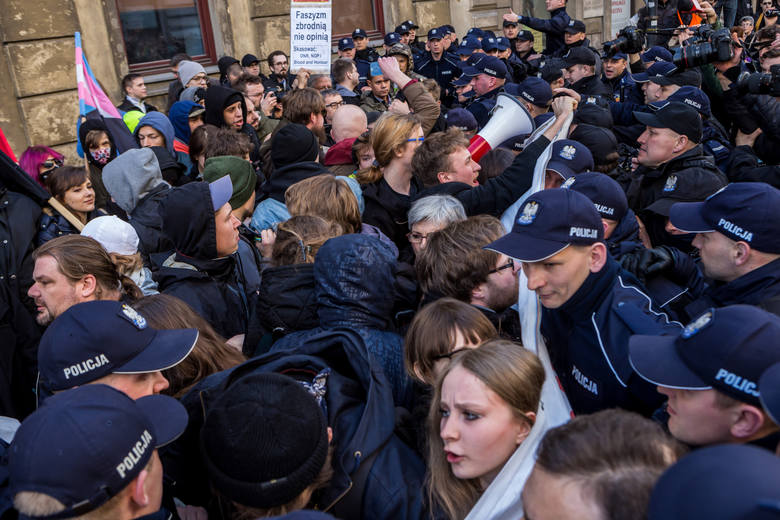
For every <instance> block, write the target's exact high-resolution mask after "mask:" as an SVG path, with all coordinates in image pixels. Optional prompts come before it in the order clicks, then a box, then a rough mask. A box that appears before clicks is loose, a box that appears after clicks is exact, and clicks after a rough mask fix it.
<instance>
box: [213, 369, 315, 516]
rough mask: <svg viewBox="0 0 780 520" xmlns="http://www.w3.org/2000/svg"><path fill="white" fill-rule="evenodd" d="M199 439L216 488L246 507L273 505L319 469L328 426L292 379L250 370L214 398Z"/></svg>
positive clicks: (285, 499)
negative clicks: (249, 372) (250, 371)
mask: <svg viewBox="0 0 780 520" xmlns="http://www.w3.org/2000/svg"><path fill="white" fill-rule="evenodd" d="M200 442H201V451H202V453H203V460H204V462H205V464H206V468H207V469H208V473H209V479H210V480H211V483H212V484H213V486H214V487H215V488H216V489H217V491H218V492H219V493H221V494H222V495H224V496H225V497H227V498H228V499H230V500H233V501H234V502H237V503H239V504H241V505H244V506H249V507H259V508H271V507H275V506H280V505H284V504H286V503H288V502H290V501H292V500H294V499H295V498H296V497H297V496H299V495H300V494H301V493H302V492H303V491H304V490H305V489H306V488H307V487H309V486H310V485H311V484H312V483H313V482H314V480H315V479H316V478H317V476H318V475H319V474H320V472H321V471H322V468H323V466H325V461H326V459H327V454H328V425H327V422H326V421H325V416H324V415H323V413H322V410H321V409H320V407H319V405H318V404H317V401H316V400H315V398H314V396H312V395H311V394H310V393H309V392H308V391H307V390H306V389H305V388H304V387H303V386H302V385H301V384H300V383H298V382H297V381H296V380H294V379H292V378H290V377H287V376H283V375H281V374H274V373H267V374H258V373H251V374H248V375H246V376H244V377H241V378H239V379H238V380H236V381H235V382H234V383H233V384H231V385H230V387H229V388H227V390H225V392H224V393H223V394H222V395H221V396H219V397H218V398H217V399H216V401H215V402H214V403H213V406H212V407H211V409H210V410H209V411H208V413H207V414H206V419H205V421H204V423H203V428H202V430H201V435H200Z"/></svg>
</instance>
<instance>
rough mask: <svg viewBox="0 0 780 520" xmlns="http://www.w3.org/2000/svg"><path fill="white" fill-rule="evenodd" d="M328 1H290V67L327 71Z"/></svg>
mask: <svg viewBox="0 0 780 520" xmlns="http://www.w3.org/2000/svg"><path fill="white" fill-rule="evenodd" d="M331 27H332V18H331V4H330V2H318V1H313V2H306V3H301V2H293V3H291V4H290V70H291V71H292V72H295V71H297V70H298V69H301V68H304V69H309V70H311V71H315V72H324V73H330V53H331V47H330V34H331Z"/></svg>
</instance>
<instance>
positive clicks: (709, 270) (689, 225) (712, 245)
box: [646, 182, 780, 317]
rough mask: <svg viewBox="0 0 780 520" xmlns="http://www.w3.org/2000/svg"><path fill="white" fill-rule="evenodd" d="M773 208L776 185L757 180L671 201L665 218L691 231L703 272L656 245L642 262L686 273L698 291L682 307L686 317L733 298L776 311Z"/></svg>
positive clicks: (779, 290)
mask: <svg viewBox="0 0 780 520" xmlns="http://www.w3.org/2000/svg"><path fill="white" fill-rule="evenodd" d="M778 207H780V190H778V189H777V188H774V187H772V186H769V185H768V184H765V183H762V182H737V183H733V184H729V185H728V186H726V187H725V188H723V189H722V190H720V191H719V192H717V193H716V194H715V195H712V196H711V197H709V198H708V199H707V200H705V201H703V202H690V203H677V204H674V205H673V206H672V207H671V210H670V211H669V222H670V224H671V226H673V227H674V228H675V229H676V230H679V231H681V232H684V233H695V234H696V235H695V237H694V239H693V246H694V247H696V248H697V249H698V250H699V259H700V261H699V266H700V268H701V271H702V272H700V271H699V270H698V269H697V270H694V271H691V270H690V266H689V265H688V262H689V261H688V259H687V258H686V257H684V256H682V255H680V254H677V253H675V254H673V255H672V257H671V258H668V259H667V258H664V255H663V253H664V252H663V251H658V250H649V251H648V252H647V255H648V256H649V257H648V258H647V259H646V262H647V263H646V265H647V266H648V267H649V266H650V265H654V267H655V268H656V269H660V270H665V271H666V272H668V273H669V276H670V277H671V276H674V277H677V278H686V277H687V278H688V280H689V281H688V285H689V287H691V290H692V292H695V296H697V299H695V300H694V301H693V302H691V303H690V304H688V305H687V306H686V308H685V310H686V314H687V316H688V317H693V316H695V315H697V314H699V313H700V312H702V310H703V309H707V308H709V307H722V306H725V305H733V304H737V303H745V304H749V305H756V306H758V307H761V308H763V309H765V310H767V311H770V312H773V313H775V314H780V229H778V227H779V225H778V222H777V219H776V218H775V215H776V213H777V208H778ZM704 277H706V278H707V279H709V280H712V283H711V284H710V285H709V286H704V285H703V278H704ZM696 288H700V289H701V290H698V291H697V290H696Z"/></svg>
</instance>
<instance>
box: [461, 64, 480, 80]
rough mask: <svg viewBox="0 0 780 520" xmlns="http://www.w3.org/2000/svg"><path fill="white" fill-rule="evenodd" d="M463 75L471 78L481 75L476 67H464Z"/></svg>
mask: <svg viewBox="0 0 780 520" xmlns="http://www.w3.org/2000/svg"><path fill="white" fill-rule="evenodd" d="M463 75H464V76H468V77H470V78H472V77H474V76H477V75H479V71H478V70H477V69H476V68H474V67H468V66H467V67H463Z"/></svg>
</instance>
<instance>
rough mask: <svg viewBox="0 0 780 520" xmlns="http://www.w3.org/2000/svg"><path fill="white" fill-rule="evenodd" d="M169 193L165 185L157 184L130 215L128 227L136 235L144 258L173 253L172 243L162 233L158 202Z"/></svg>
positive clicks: (168, 187)
mask: <svg viewBox="0 0 780 520" xmlns="http://www.w3.org/2000/svg"><path fill="white" fill-rule="evenodd" d="M170 191H171V188H170V186H168V185H167V184H165V183H160V184H158V185H157V186H156V187H155V188H153V189H152V191H150V192H149V193H148V194H147V195H146V196H144V198H142V199H141V200H140V201H139V202H138V205H137V206H136V207H135V209H134V210H133V211H132V212H131V213H130V225H131V226H133V228H134V229H135V232H136V233H138V250H139V251H140V252H141V253H142V254H143V255H146V256H149V255H153V254H155V253H165V252H168V251H173V242H171V240H170V239H169V238H168V237H167V236H165V234H163V232H162V219H161V218H160V211H159V208H160V201H161V200H163V199H164V198H165V197H166V196H167V195H168V193H169V192H170Z"/></svg>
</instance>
